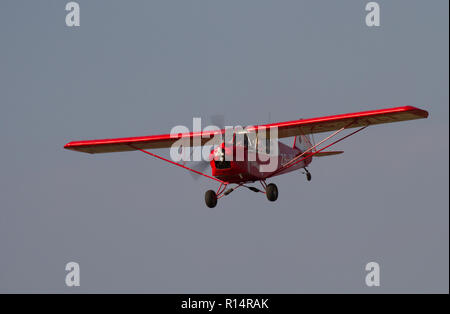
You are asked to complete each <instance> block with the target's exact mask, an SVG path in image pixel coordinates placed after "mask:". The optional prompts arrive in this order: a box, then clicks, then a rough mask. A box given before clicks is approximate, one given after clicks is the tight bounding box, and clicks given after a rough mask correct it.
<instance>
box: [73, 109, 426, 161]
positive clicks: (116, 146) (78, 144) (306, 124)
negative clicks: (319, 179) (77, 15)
mask: <svg viewBox="0 0 450 314" xmlns="http://www.w3.org/2000/svg"><path fill="white" fill-rule="evenodd" d="M427 117H428V112H427V111H425V110H422V109H419V108H416V107H412V106H404V107H396V108H388V109H380V110H372V111H363V112H355V113H347V114H340V115H334V116H327V117H319V118H311V119H303V120H294V121H288V122H279V123H272V124H266V125H258V126H251V127H248V128H247V130H248V131H249V132H252V131H253V132H258V130H262V129H265V130H270V129H271V128H275V127H276V128H278V138H284V137H291V136H296V135H301V134H303V135H306V134H313V133H322V132H330V131H335V130H339V129H342V128H346V129H348V128H356V127H363V126H367V125H375V124H382V123H391V122H400V121H407V120H414V119H423V118H427ZM224 133H225V130H215V131H204V132H195V133H194V132H192V133H180V134H162V135H150V136H141V137H126V138H115V139H99V140H87V141H75V142H70V143H67V144H66V145H65V146H64V148H66V149H70V150H75V151H79V152H84V153H90V154H96V153H111V152H121V151H131V150H137V149H153V148H170V147H171V146H172V144H173V143H175V142H176V141H178V140H180V139H183V140H186V141H187V142H186V145H185V146H194V145H205V144H206V143H208V144H212V143H214V144H219V143H218V141H219V140H220V137H218V136H217V135H223V134H224ZM214 139H217V140H216V141H214ZM216 142H217V143H216Z"/></svg>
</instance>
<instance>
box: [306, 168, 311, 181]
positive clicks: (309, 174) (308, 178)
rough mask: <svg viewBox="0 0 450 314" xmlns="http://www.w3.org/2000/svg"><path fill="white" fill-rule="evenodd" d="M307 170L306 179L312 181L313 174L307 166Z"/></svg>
mask: <svg viewBox="0 0 450 314" xmlns="http://www.w3.org/2000/svg"><path fill="white" fill-rule="evenodd" d="M305 171H306V180H308V181H311V179H312V176H311V172H309V171H308V169H306V168H305Z"/></svg>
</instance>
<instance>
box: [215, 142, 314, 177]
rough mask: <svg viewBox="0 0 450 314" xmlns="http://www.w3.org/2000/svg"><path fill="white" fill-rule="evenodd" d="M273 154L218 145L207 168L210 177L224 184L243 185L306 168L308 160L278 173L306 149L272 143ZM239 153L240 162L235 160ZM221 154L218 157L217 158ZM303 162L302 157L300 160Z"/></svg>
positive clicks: (300, 146)
mask: <svg viewBox="0 0 450 314" xmlns="http://www.w3.org/2000/svg"><path fill="white" fill-rule="evenodd" d="M275 145H278V149H277V150H275V151H277V153H276V154H271V153H268V152H266V151H261V150H258V149H256V148H253V149H252V148H251V147H248V146H247V147H244V146H240V145H233V146H231V145H230V147H227V146H226V145H224V144H223V143H222V145H220V146H219V147H217V148H215V149H214V150H212V151H211V155H210V166H211V170H212V175H213V176H214V177H216V178H218V179H220V180H222V181H225V182H228V183H245V182H254V181H259V180H264V179H266V178H268V177H270V176H277V175H280V174H285V173H288V172H291V171H296V170H298V169H301V168H304V167H306V166H308V165H309V164H310V163H311V161H312V157H308V158H306V159H304V160H302V161H301V162H299V163H297V164H295V165H293V166H292V167H289V168H287V169H284V170H281V171H280V170H279V169H280V168H281V167H282V166H284V165H285V164H286V163H287V162H289V161H290V160H292V159H293V158H295V157H296V156H299V155H300V154H302V153H303V152H304V151H305V150H307V149H308V148H309V146H306V145H304V146H302V145H301V144H300V145H299V144H298V143H297V145H296V143H295V141H294V144H293V145H292V146H289V145H286V144H284V143H282V142H280V141H276V143H275ZM239 149H241V150H242V152H243V154H242V155H243V156H242V157H243V158H236V157H237V156H236V151H238V150H239ZM220 153H222V155H221V154H220ZM302 158H303V157H302Z"/></svg>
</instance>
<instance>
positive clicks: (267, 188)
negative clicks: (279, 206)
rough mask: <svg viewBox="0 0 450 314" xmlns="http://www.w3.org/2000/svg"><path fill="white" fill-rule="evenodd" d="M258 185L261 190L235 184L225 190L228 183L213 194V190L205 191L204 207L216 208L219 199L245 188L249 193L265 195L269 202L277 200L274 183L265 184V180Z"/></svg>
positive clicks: (276, 189) (221, 185) (276, 190)
mask: <svg viewBox="0 0 450 314" xmlns="http://www.w3.org/2000/svg"><path fill="white" fill-rule="evenodd" d="M260 183H261V185H262V187H263V190H260V189H258V188H256V187H254V186H248V185H246V184H244V183H236V184H237V185H236V186H235V187H233V188H229V189H227V186H228V184H229V183H222V184H220V186H219V188H218V189H217V192H214V191H213V190H209V191H206V193H205V203H206V206H208V207H209V208H214V207H216V205H217V200H218V199H219V198H222V197H224V196H227V195H229V194H230V193H231V192H233V191H234V190H236V189H238V188H240V187H246V188H247V189H249V190H250V191H253V192H259V193H263V194H266V197H267V199H268V200H269V201H271V202H275V201H276V200H277V199H278V188H277V186H276V185H275V184H274V183H270V184H266V181H265V180H260Z"/></svg>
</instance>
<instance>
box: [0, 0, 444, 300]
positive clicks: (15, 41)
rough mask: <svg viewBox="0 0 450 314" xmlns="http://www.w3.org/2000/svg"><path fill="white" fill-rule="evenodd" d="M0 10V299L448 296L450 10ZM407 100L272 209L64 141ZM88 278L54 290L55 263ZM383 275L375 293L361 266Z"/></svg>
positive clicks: (270, 6)
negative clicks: (219, 118)
mask: <svg viewBox="0 0 450 314" xmlns="http://www.w3.org/2000/svg"><path fill="white" fill-rule="evenodd" d="M78 2H79V3H80V7H81V27H79V28H77V29H74V28H68V27H66V26H65V22H64V20H65V14H66V12H65V11H64V7H65V4H66V1H61V0H59V1H56V0H52V1H49V0H42V1H18V0H3V1H1V2H0V141H1V144H2V145H1V159H0V160H1V163H0V174H1V176H0V178H1V179H0V200H1V203H0V292H62V293H72V292H149V293H172V292H174V293H175V292H179V293H205V292H210V293H221V292H222V293H225V292H227V293H230V292H234V293H250V292H252V293H281V292H285V293H302V292H362V293H377V292H448V287H449V284H448V278H449V272H448V270H449V215H448V214H449V212H448V206H449V194H448V189H449V177H448V171H449V167H448V165H449V157H448V156H449V146H448V140H449V138H448V134H449V120H448V118H449V92H448V84H449V80H448V76H449V73H448V68H449V63H448V53H449V51H448V44H449V43H448V35H449V34H448V9H449V8H448V5H449V3H448V1H446V0H435V1H411V0H408V1H406V0H402V1H400V0H398V1H378V3H379V4H380V6H381V27H380V28H379V29H370V28H368V27H366V26H365V23H364V18H365V14H366V12H365V11H364V6H365V4H366V3H367V2H368V1H356V0H354V1H312V0H311V1H299V0H296V1H294V0H292V1H285V0H283V1H274V0H258V1H256V0H246V1H237V0H232V1H224V0H221V1H206V0H201V1H200V0H188V1H186V0H184V1H162V0H161V1H137V0H136V1H104V0H102V1H100V0H97V1H84V0H80V1H78ZM400 105H415V106H419V107H421V108H424V109H426V110H429V112H430V118H429V119H427V120H419V121H411V122H405V123H399V124H392V125H384V126H375V127H373V128H369V129H367V130H365V131H364V132H362V133H359V134H358V135H356V136H355V137H353V138H351V139H349V140H348V141H345V142H342V143H340V144H339V145H338V148H340V149H343V150H345V153H344V155H341V156H336V157H328V158H322V159H315V160H314V161H313V163H312V165H311V167H310V171H311V172H312V175H313V180H312V182H310V183H308V182H306V180H305V177H304V175H302V174H300V173H293V174H289V175H285V176H281V177H277V178H276V179H274V180H273V182H275V183H276V184H277V185H278V188H279V191H280V196H279V199H278V201H277V202H276V203H270V202H268V201H267V199H265V197H263V196H261V195H259V194H256V193H252V192H250V191H245V190H239V191H236V192H234V193H233V194H231V195H230V196H229V197H226V198H224V199H221V200H219V203H218V206H217V207H216V208H215V209H214V210H211V209H208V208H206V206H205V205H204V201H203V195H204V192H205V191H206V190H208V189H211V188H212V189H215V188H217V186H216V184H215V183H214V182H212V181H211V182H210V181H208V180H206V179H200V180H198V181H193V180H192V178H191V176H190V175H189V174H187V173H185V171H183V170H181V169H178V168H176V167H173V166H170V165H168V164H166V163H163V162H161V161H158V160H153V159H150V158H148V157H147V156H145V155H144V154H142V153H138V152H131V153H118V154H102V155H87V154H80V153H76V152H71V151H66V150H63V149H62V146H63V145H64V144H65V143H66V142H68V141H70V140H78V139H90V138H108V137H121V136H137V135H147V134H159V133H167V132H169V131H170V129H171V127H172V126H174V125H177V124H184V125H187V126H191V124H192V117H193V116H202V117H207V116H209V115H214V114H225V117H226V119H227V121H228V122H230V123H233V124H242V125H245V124H254V123H260V122H267V119H268V114H269V112H270V116H271V120H272V122H274V121H283V120H288V119H293V118H301V117H304V118H306V117H315V116H321V115H329V114H338V113H346V112H353V111H361V110H370V109H377V108H383V107H390V106H400ZM69 261H75V262H78V263H79V264H80V267H81V287H79V288H68V287H65V284H64V278H65V270H64V266H65V264H66V263H67V262H69ZM370 261H376V262H378V263H380V265H381V287H380V288H368V287H365V281H364V278H365V271H364V266H365V264H366V263H367V262H370Z"/></svg>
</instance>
